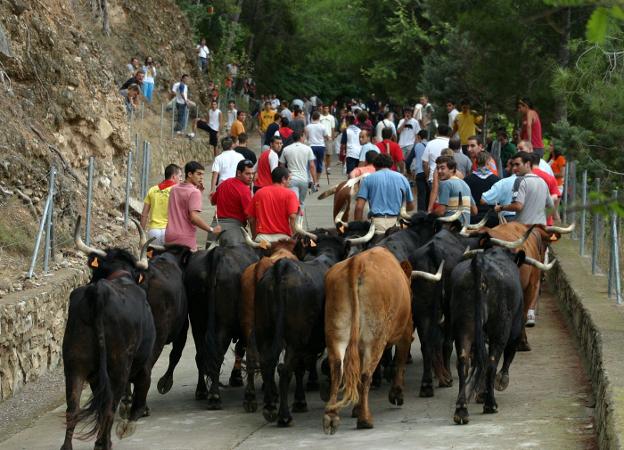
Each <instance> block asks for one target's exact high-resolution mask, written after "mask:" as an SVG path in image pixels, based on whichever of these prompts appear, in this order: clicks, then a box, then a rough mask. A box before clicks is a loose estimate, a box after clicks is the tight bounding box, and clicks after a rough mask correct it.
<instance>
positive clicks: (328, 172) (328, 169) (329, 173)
mask: <svg viewBox="0 0 624 450" xmlns="http://www.w3.org/2000/svg"><path fill="white" fill-rule="evenodd" d="M326 172H327V175H331V169H330V168H329V167H328V168H327V170H326Z"/></svg>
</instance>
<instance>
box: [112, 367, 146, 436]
mask: <svg viewBox="0 0 624 450" xmlns="http://www.w3.org/2000/svg"><path fill="white" fill-rule="evenodd" d="M150 366H151V364H146V365H144V366H143V367H142V368H141V369H140V372H139V373H138V374H137V375H135V376H134V379H133V384H134V395H133V398H132V407H131V409H130V413H129V416H128V419H127V420H122V421H120V422H119V423H117V427H116V429H115V432H116V434H117V437H118V438H119V439H124V438H127V437H129V436H132V435H133V434H134V432H135V431H136V422H137V420H139V418H140V417H143V416H148V415H149V412H148V408H147V392H148V391H149V387H150V384H151V367H150ZM128 384H130V382H128Z"/></svg>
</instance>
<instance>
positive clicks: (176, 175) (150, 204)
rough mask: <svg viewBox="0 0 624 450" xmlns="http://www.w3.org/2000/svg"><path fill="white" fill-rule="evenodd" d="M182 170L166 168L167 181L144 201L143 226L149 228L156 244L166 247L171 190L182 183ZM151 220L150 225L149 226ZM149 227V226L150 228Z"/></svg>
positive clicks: (155, 187) (152, 190)
mask: <svg viewBox="0 0 624 450" xmlns="http://www.w3.org/2000/svg"><path fill="white" fill-rule="evenodd" d="M181 175H182V168H181V167H179V166H177V165H175V164H169V165H168V166H167V167H166V168H165V180H164V181H163V182H162V183H160V184H157V185H156V186H152V187H151V188H150V190H149V191H147V195H146V196H145V200H143V212H142V213H141V226H142V227H143V229H146V228H148V231H147V235H148V236H149V237H150V238H152V237H154V238H156V240H154V244H157V245H165V229H166V228H167V222H168V212H167V211H168V208H169V194H170V193H171V188H172V187H173V186H175V185H176V184H178V183H179V182H180V176H181ZM148 220H149V224H148ZM148 225H149V226H148Z"/></svg>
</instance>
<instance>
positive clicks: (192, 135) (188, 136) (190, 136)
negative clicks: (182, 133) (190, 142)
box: [186, 133, 195, 139]
mask: <svg viewBox="0 0 624 450" xmlns="http://www.w3.org/2000/svg"><path fill="white" fill-rule="evenodd" d="M186 137H187V138H189V139H193V138H194V137H195V133H189V134H187V135H186Z"/></svg>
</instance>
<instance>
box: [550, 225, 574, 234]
mask: <svg viewBox="0 0 624 450" xmlns="http://www.w3.org/2000/svg"><path fill="white" fill-rule="evenodd" d="M575 226H576V225H575V224H571V225H570V226H568V227H556V226H550V227H546V228H545V230H546V231H548V232H549V233H559V234H568V233H572V230H574V227H575Z"/></svg>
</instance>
